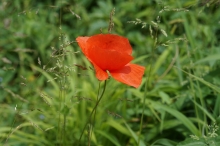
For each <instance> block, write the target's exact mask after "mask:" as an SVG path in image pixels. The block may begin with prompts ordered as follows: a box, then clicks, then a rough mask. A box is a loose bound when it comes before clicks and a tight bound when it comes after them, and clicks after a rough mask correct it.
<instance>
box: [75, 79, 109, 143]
mask: <svg viewBox="0 0 220 146" xmlns="http://www.w3.org/2000/svg"><path fill="white" fill-rule="evenodd" d="M106 83H107V81H106V80H105V82H104V87H103V91H102V93H101V95H100V96H99V91H100V85H99V90H98V95H97V102H96V104H95V106H94V108H93V109H92V112H91V113H90V115H89V118H88V120H87V122H86V124H85V126H84V128H83V131H82V133H81V135H80V137H79V140H78V146H80V141H81V139H82V135H83V133H84V131H85V129H86V126H87V125H88V124H89V122H90V121H91V118H92V115H93V113H94V112H95V111H96V109H97V107H98V105H99V102H100V101H101V99H102V97H103V95H104V93H105V89H106ZM98 97H99V98H98ZM89 140H90V137H89Z"/></svg>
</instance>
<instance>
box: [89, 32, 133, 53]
mask: <svg viewBox="0 0 220 146" xmlns="http://www.w3.org/2000/svg"><path fill="white" fill-rule="evenodd" d="M87 43H88V46H96V47H99V48H102V49H106V50H115V51H118V52H123V53H126V54H128V55H131V53H132V47H131V45H130V43H129V41H128V39H127V38H125V37H122V36H119V35H115V34H97V35H94V36H92V37H90V38H89V39H88V41H87Z"/></svg>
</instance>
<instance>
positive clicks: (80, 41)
mask: <svg viewBox="0 0 220 146" xmlns="http://www.w3.org/2000/svg"><path fill="white" fill-rule="evenodd" d="M88 39H89V37H77V38H76V41H77V43H78V45H79V47H80V48H81V49H82V51H83V53H84V54H85V55H86V54H87V48H86V44H87V40H88Z"/></svg>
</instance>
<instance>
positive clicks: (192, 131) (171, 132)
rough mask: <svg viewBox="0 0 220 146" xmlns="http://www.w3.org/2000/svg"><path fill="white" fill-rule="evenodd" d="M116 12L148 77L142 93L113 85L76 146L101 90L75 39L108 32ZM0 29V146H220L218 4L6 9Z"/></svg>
mask: <svg viewBox="0 0 220 146" xmlns="http://www.w3.org/2000/svg"><path fill="white" fill-rule="evenodd" d="M113 8H115V14H114V16H113V22H114V28H113V30H112V33H114V34H118V35H121V36H124V37H127V38H128V39H129V41H130V43H131V45H132V47H133V56H134V58H135V59H134V60H133V62H134V63H137V64H139V65H142V66H145V67H146V73H145V75H144V78H143V81H142V85H141V86H140V87H139V88H138V89H134V88H132V87H128V86H126V85H124V84H122V83H119V82H117V81H115V80H113V79H109V80H108V81H107V87H106V92H105V93H104V97H103V99H102V101H101V102H100V104H99V106H98V108H97V111H96V116H95V122H94V124H93V125H92V126H94V129H93V134H92V137H91V141H90V142H88V141H89V140H88V138H89V137H88V133H89V130H88V129H89V126H91V125H87V127H86V130H85V131H84V134H83V137H82V140H81V141H80V142H79V141H78V139H79V137H80V134H81V133H82V132H83V127H84V126H85V124H86V121H87V120H88V117H89V114H90V113H91V111H92V108H93V107H94V106H95V103H96V102H95V101H96V98H97V92H98V88H99V81H98V80H97V79H96V78H95V75H94V72H93V71H92V69H90V68H91V67H92V66H91V64H90V63H89V61H88V60H86V58H85V56H84V55H83V54H82V53H81V51H80V48H79V47H78V45H77V43H76V42H75V38H76V37H78V36H91V35H95V34H98V33H108V26H109V18H110V13H111V11H112V10H113ZM0 20H1V23H0V114H1V120H0V140H1V143H2V144H5V145H13V146H14V145H15V146H24V145H27V146H35V145H36V146H38V145H39V146H41V145H51V146H53V145H64V146H65V145H77V144H79V145H82V146H84V145H88V144H87V143H90V144H91V145H98V146H101V145H103V146H114V145H116V146H135V145H140V146H145V145H146V146H150V145H151V146H153V145H155V146H156V145H163V146H175V145H184V146H187V145H190V144H191V145H196V144H199V145H202V144H212V143H215V144H216V145H218V144H219V141H220V140H219V137H218V134H219V131H218V130H217V129H218V125H219V122H220V118H219V115H220V94H219V93H220V76H219V72H220V62H219V59H220V44H219V42H220V1H218V0H208V1H207V0H201V1H198V0H179V1H176V0H163V1H162V0H161V1H159V0H149V1H146V0H138V1H135V0H117V1H116V0H106V1H101V0H97V1H94V0H75V1H71V0H45V1H37V0H15V1H14V0H2V1H1V2H0ZM100 88H101V89H103V83H101V86H100ZM142 115H143V125H142V126H141V124H140V123H141V116H142ZM207 125H211V126H210V127H208V126H207ZM140 126H141V127H142V128H141V129H142V130H140ZM190 135H191V136H190ZM192 135H193V136H192ZM191 137H192V138H191ZM204 137H206V138H204Z"/></svg>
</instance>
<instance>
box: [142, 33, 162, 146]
mask: <svg viewBox="0 0 220 146" xmlns="http://www.w3.org/2000/svg"><path fill="white" fill-rule="evenodd" d="M157 35H158V29H157V30H156V35H155V36H156V37H155V41H154V47H153V48H152V56H151V60H150V63H151V64H150V68H149V72H148V76H147V79H146V82H145V88H144V101H143V109H142V113H141V123H140V129H139V132H140V133H139V136H138V146H139V145H140V140H141V132H142V127H143V119H144V110H145V108H146V96H147V88H148V85H149V83H150V76H151V70H152V65H153V63H152V60H153V56H154V51H155V49H156V47H157Z"/></svg>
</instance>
